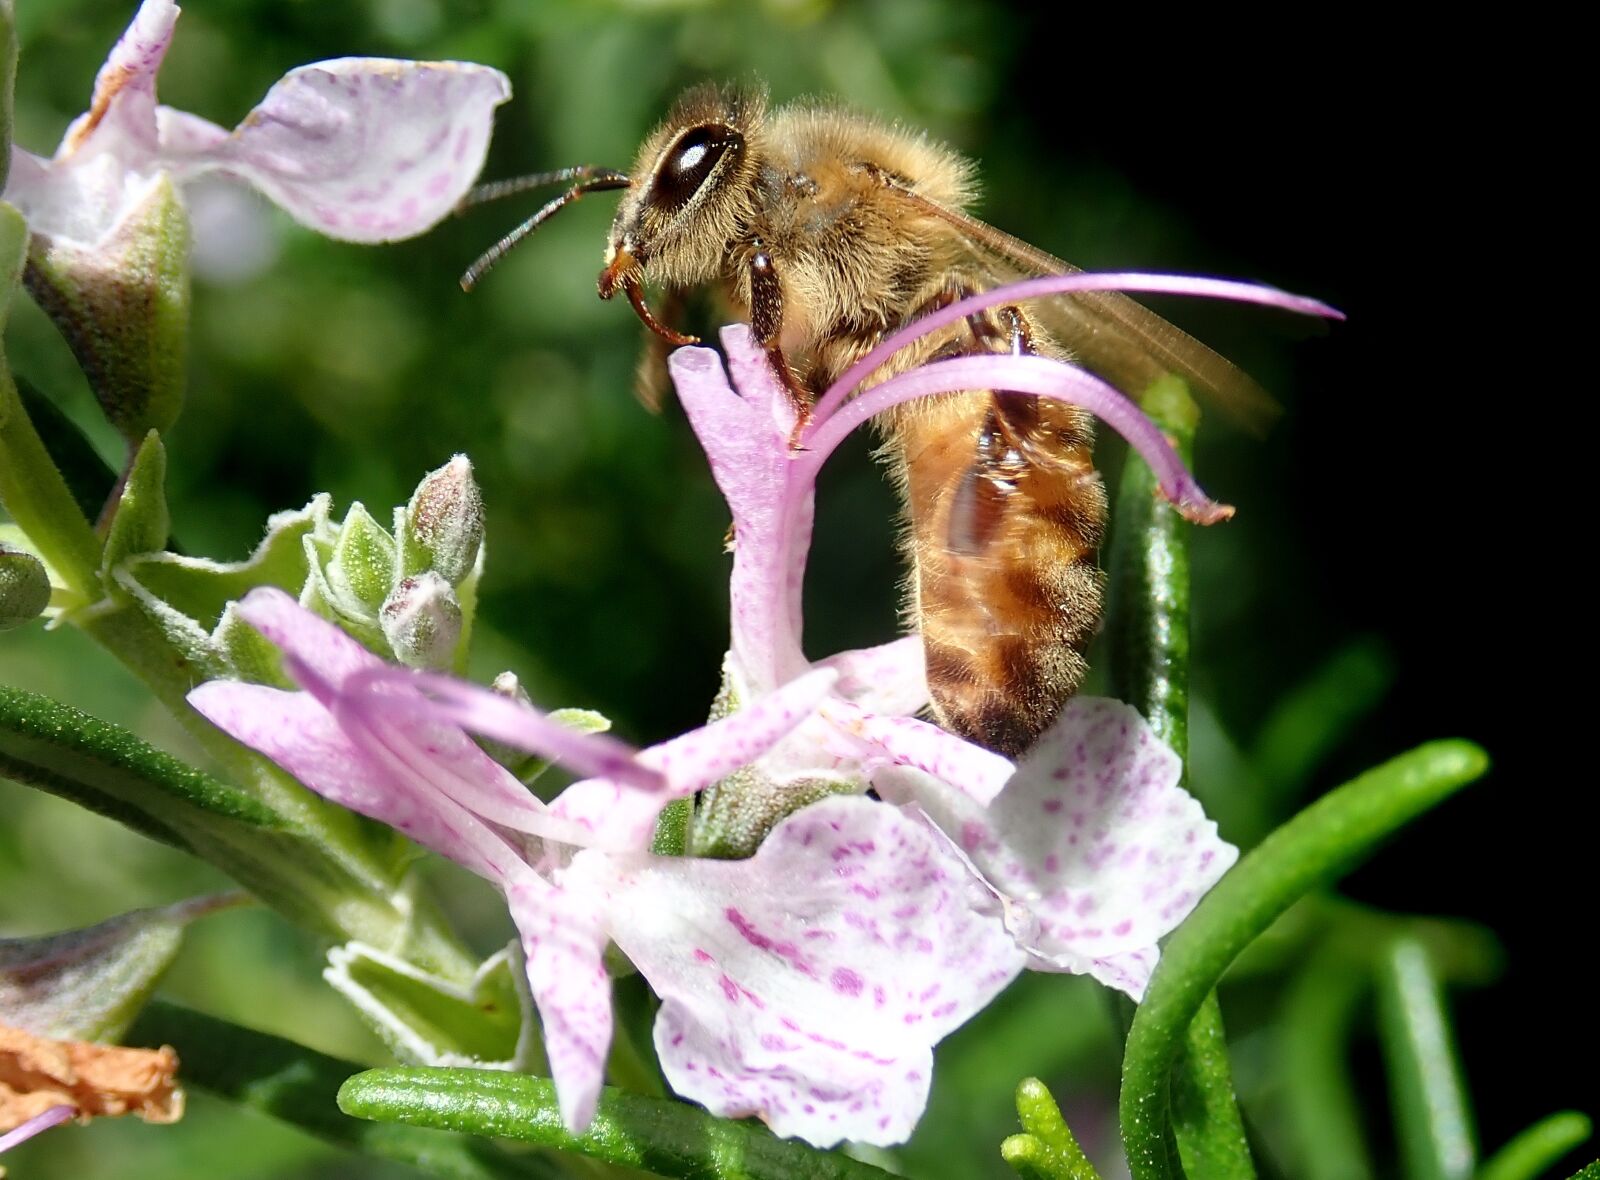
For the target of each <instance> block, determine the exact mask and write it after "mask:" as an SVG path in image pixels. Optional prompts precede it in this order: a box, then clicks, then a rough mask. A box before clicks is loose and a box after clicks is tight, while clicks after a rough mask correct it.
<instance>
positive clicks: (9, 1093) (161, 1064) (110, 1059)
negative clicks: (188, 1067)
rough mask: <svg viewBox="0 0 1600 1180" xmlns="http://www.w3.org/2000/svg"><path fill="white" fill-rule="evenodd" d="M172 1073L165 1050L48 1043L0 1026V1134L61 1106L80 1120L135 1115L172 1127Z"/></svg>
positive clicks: (177, 1109)
mask: <svg viewBox="0 0 1600 1180" xmlns="http://www.w3.org/2000/svg"><path fill="white" fill-rule="evenodd" d="M177 1072H178V1055H177V1053H176V1052H174V1051H173V1050H172V1049H171V1048H170V1047H168V1046H162V1047H161V1048H160V1049H129V1048H124V1047H123V1046H120V1045H94V1044H90V1043H89V1042H88V1041H53V1040H50V1039H49V1038H47V1037H38V1036H34V1035H33V1034H32V1033H28V1032H23V1031H22V1030H21V1029H17V1028H11V1027H9V1026H7V1025H0V1131H7V1130H10V1129H11V1128H12V1127H15V1126H18V1125H20V1124H22V1123H24V1122H27V1120H29V1119H31V1118H33V1117H34V1116H35V1115H37V1114H42V1113H43V1112H45V1111H46V1110H49V1109H50V1108H51V1107H52V1106H56V1105H58V1104H61V1103H66V1104H67V1105H69V1106H73V1107H75V1108H77V1111H78V1117H79V1118H80V1119H90V1118H95V1117H97V1116H111V1115H119V1114H136V1115H138V1116H139V1117H140V1118H142V1119H144V1120H145V1122H148V1123H172V1122H177V1120H178V1119H179V1118H181V1117H182V1116H183V1091H182V1090H180V1089H179V1088H178V1086H177V1083H176V1074H177Z"/></svg>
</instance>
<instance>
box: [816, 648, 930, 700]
mask: <svg viewBox="0 0 1600 1180" xmlns="http://www.w3.org/2000/svg"><path fill="white" fill-rule="evenodd" d="M817 666H818V667H821V668H833V669H835V670H836V671H837V672H838V673H839V685H838V688H837V689H836V691H837V692H838V694H839V695H840V696H842V697H843V698H844V699H845V700H847V701H849V702H851V703H852V704H854V705H857V706H859V707H860V708H862V709H864V710H866V711H867V712H868V713H882V714H886V715H888V716H890V717H909V716H910V715H911V714H913V713H916V712H918V711H919V710H921V709H922V708H923V707H924V706H926V705H927V703H928V675H927V669H926V667H925V660H924V656H923V651H922V637H921V636H920V635H907V636H905V637H904V638H902V639H896V640H895V641H894V642H893V643H881V644H879V645H878V646H877V647H865V648H860V649H858V650H856V651H842V652H840V653H839V654H838V655H833V656H829V657H828V658H827V659H825V660H818V661H817Z"/></svg>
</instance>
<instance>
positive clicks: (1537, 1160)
mask: <svg viewBox="0 0 1600 1180" xmlns="http://www.w3.org/2000/svg"><path fill="white" fill-rule="evenodd" d="M1593 1132H1594V1123H1593V1122H1592V1121H1591V1120H1590V1119H1589V1116H1588V1115H1586V1114H1580V1113H1579V1112H1578V1111H1575V1110H1563V1111H1561V1112H1560V1113H1558V1114H1553V1115H1551V1116H1549V1117H1548V1118H1543V1119H1540V1120H1539V1121H1538V1122H1536V1123H1534V1124H1533V1126H1531V1127H1529V1128H1528V1129H1527V1130H1526V1131H1523V1132H1522V1133H1521V1134H1520V1135H1518V1136H1517V1137H1516V1138H1515V1139H1513V1140H1511V1142H1510V1143H1507V1144H1506V1145H1505V1146H1504V1147H1502V1148H1501V1149H1500V1150H1499V1151H1497V1152H1495V1153H1494V1155H1493V1156H1491V1157H1490V1158H1489V1161H1488V1162H1487V1163H1486V1164H1484V1165H1483V1167H1482V1168H1480V1169H1478V1176H1477V1180H1538V1178H1539V1177H1540V1176H1543V1175H1544V1174H1545V1173H1546V1172H1547V1171H1548V1170H1549V1168H1550V1167H1551V1165H1553V1164H1554V1163H1555V1162H1556V1161H1557V1160H1558V1159H1560V1158H1561V1157H1562V1156H1564V1155H1566V1154H1567V1152H1569V1151H1571V1150H1572V1149H1573V1148H1574V1147H1577V1146H1578V1145H1579V1144H1581V1143H1583V1142H1584V1140H1586V1139H1588V1138H1589V1136H1590V1135H1591V1134H1592V1133H1593ZM1591 1167H1593V1168H1595V1169H1596V1170H1597V1171H1600V1165H1591ZM1588 1170H1589V1169H1585V1171H1588Z"/></svg>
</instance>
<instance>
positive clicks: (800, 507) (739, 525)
mask: <svg viewBox="0 0 1600 1180" xmlns="http://www.w3.org/2000/svg"><path fill="white" fill-rule="evenodd" d="M741 328H742V325H735V326H734V327H731V328H728V329H726V330H725V331H724V332H723V344H724V346H725V347H726V348H727V349H728V359H729V364H730V366H731V367H732V369H733V374H734V378H735V379H736V380H737V381H738V384H739V390H740V393H735V392H734V390H733V387H732V386H731V385H729V384H728V375H727V373H726V372H725V371H724V370H723V367H722V360H721V358H720V357H718V356H717V354H716V353H715V352H714V351H712V350H711V349H709V348H680V349H678V350H677V351H676V352H674V353H673V354H672V356H671V358H670V359H669V361H668V365H669V367H670V369H671V372H672V381H673V385H674V386H675V387H676V389H677V391H678V398H679V400H680V401H681V402H682V403H683V408H684V412H685V413H686V414H687V415H688V417H689V422H690V424H691V425H692V426H693V427H694V431H695V436H696V437H697V438H698V439H699V440H700V445H701V446H702V447H703V448H704V449H705V452H706V458H707V459H708V460H709V461H710V464H711V474H712V477H713V478H714V479H715V480H716V481H717V486H718V487H719V488H720V489H721V490H722V494H723V496H724V497H725V498H726V499H727V501H728V508H729V510H730V511H731V512H732V514H733V575H732V577H731V579H730V582H729V597H730V599H731V615H732V619H731V622H732V631H733V654H734V658H735V660H736V661H737V662H738V664H739V666H740V667H741V668H742V669H743V671H744V673H745V675H746V676H747V677H748V678H749V683H748V684H747V685H746V686H745V687H746V688H747V690H748V691H750V692H751V693H763V692H770V691H771V690H772V689H774V688H776V687H777V686H778V685H779V684H782V683H783V682H785V681H786V680H790V679H792V678H793V677H794V676H795V675H797V674H798V673H799V672H800V671H801V670H802V669H803V668H804V667H805V657H804V656H803V655H802V654H801V648H800V590H801V582H802V580H803V579H804V576H805V559H806V549H807V546H809V545H810V543H811V523H812V498H811V493H810V489H809V486H808V487H807V489H806V490H805V491H804V493H803V494H799V495H798V497H796V496H795V495H794V494H793V489H791V487H790V476H791V474H792V471H791V468H792V463H791V460H790V459H789V449H788V441H789V434H790V432H791V431H792V430H793V428H794V411H793V408H792V407H791V406H790V405H789V401H788V398H787V397H786V395H785V394H784V392H783V390H782V388H781V386H779V384H778V382H777V379H776V377H774V375H773V373H772V369H771V366H770V365H768V364H767V361H766V358H765V356H764V355H763V354H761V352H760V350H759V349H753V346H752V345H750V343H749V338H748V330H744V331H743V334H741ZM752 350H753V351H754V353H755V355H754V357H753V358H752V356H751V355H750V353H751V352H752ZM741 393H742V394H743V396H742V397H741V396H740V394H741Z"/></svg>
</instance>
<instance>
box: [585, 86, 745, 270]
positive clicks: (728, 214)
mask: <svg viewBox="0 0 1600 1180" xmlns="http://www.w3.org/2000/svg"><path fill="white" fill-rule="evenodd" d="M765 112H766V94H765V93H764V92H763V91H760V90H752V89H746V88H722V87H718V86H715V85H704V86H697V87H695V88H694V89H692V90H689V91H687V92H685V93H684V94H683V95H682V96H681V97H680V98H679V99H678V101H677V102H676V103H675V104H674V105H673V108H672V110H671V112H670V113H669V114H668V115H667V117H666V119H664V120H663V121H662V123H661V125H660V126H659V127H657V128H656V129H655V130H654V131H653V132H651V134H650V136H649V137H648V138H647V139H646V140H645V141H644V145H643V146H642V147H641V148H640V149H639V157H638V160H637V161H636V162H635V165H634V169H633V172H632V173H631V175H632V176H633V177H634V178H635V179H634V183H633V184H632V185H631V186H630V187H629V189H628V191H627V193H626V194H625V195H624V196H623V199H622V203H621V204H620V205H619V206H618V208H617V216H616V219H615V220H614V221H613V222H612V223H611V236H610V239H609V241H608V242H607V244H606V257H605V263H606V265H605V269H604V270H603V271H601V272H600V281H599V288H600V296H601V298H603V299H608V298H610V297H611V295H612V294H613V293H615V292H616V291H617V290H618V289H619V287H621V286H622V285H623V284H624V283H625V282H628V281H632V280H633V279H635V278H636V277H644V278H647V279H649V280H651V281H652V282H657V283H661V284H663V285H666V286H669V287H683V286H691V285H694V284H697V283H703V282H706V281H708V280H710V279H713V278H715V277H716V275H717V274H718V272H719V271H720V269H721V266H722V260H723V258H724V257H725V256H726V255H727V252H728V246H729V244H730V243H731V242H732V241H733V239H734V237H735V236H736V235H737V234H738V233H739V231H740V229H741V228H742V227H743V225H744V224H745V222H746V221H747V219H748V217H749V214H750V209H751V202H752V195H753V190H754V188H755V179H756V170H757V166H758V164H757V161H758V156H759V152H758V150H756V149H757V148H758V147H759V143H760V132H761V122H762V116H763V115H764V114H765Z"/></svg>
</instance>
